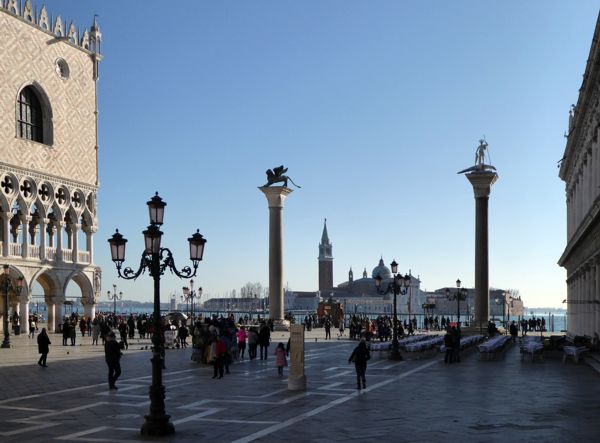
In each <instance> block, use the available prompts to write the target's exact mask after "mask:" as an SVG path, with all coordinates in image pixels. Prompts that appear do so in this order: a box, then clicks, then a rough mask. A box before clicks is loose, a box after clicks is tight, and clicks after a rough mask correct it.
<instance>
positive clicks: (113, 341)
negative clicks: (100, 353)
mask: <svg viewBox="0 0 600 443" xmlns="http://www.w3.org/2000/svg"><path fill="white" fill-rule="evenodd" d="M122 355H123V354H122V353H121V345H120V344H119V343H118V342H117V338H116V335H115V333H114V332H112V331H111V332H109V333H108V335H107V337H106V341H105V343H104V357H105V359H106V364H107V365H108V389H119V388H117V386H116V385H115V383H116V382H117V379H118V378H119V376H120V375H121V362H120V360H121V356H122Z"/></svg>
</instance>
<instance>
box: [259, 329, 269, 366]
mask: <svg viewBox="0 0 600 443" xmlns="http://www.w3.org/2000/svg"><path fill="white" fill-rule="evenodd" d="M270 342H271V329H270V328H269V327H268V326H267V325H266V324H265V323H264V322H263V324H262V326H261V327H260V329H259V330H258V345H259V346H260V359H261V360H262V359H263V352H264V359H265V360H266V359H267V355H268V354H269V343H270Z"/></svg>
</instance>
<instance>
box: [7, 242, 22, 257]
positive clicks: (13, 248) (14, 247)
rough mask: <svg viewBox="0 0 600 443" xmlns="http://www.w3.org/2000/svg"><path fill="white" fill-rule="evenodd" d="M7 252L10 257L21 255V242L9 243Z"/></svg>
mask: <svg viewBox="0 0 600 443" xmlns="http://www.w3.org/2000/svg"><path fill="white" fill-rule="evenodd" d="M8 254H9V255H10V256H12V257H22V256H23V245H22V244H21V243H11V244H10V246H9V248H8Z"/></svg>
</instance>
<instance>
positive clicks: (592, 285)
mask: <svg viewBox="0 0 600 443" xmlns="http://www.w3.org/2000/svg"><path fill="white" fill-rule="evenodd" d="M599 39H600V16H599V19H598V21H597V22H596V29H595V31H594V37H593V39H592V45H591V49H590V55H589V57H588V60H587V66H586V68H585V73H584V75H583V83H582V85H581V88H580V89H579V98H578V100H577V105H576V106H574V107H573V108H572V109H571V112H570V115H569V131H568V134H567V145H566V147H565V153H564V156H563V159H562V162H561V165H560V172H559V176H560V178H561V179H562V180H563V181H564V182H565V194H566V206H567V244H566V247H565V250H564V252H563V254H562V256H561V257H560V259H559V261H558V264H559V265H560V266H562V267H564V268H565V269H566V270H567V299H566V303H567V316H568V317H567V318H568V325H567V329H568V332H569V333H570V334H573V335H588V336H590V337H593V336H594V334H600V141H599V140H598V136H599V133H600V111H599V107H600V43H599Z"/></svg>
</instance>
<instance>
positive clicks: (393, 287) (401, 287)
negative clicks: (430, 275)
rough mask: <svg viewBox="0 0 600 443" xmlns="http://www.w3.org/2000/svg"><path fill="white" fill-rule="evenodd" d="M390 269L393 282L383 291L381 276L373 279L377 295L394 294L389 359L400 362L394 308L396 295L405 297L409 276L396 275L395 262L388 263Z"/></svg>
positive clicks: (396, 265) (396, 317) (396, 319)
mask: <svg viewBox="0 0 600 443" xmlns="http://www.w3.org/2000/svg"><path fill="white" fill-rule="evenodd" d="M390 267H391V268H392V274H394V280H393V281H392V282H391V283H388V286H387V288H385V290H381V289H380V288H381V281H382V280H383V279H382V278H381V275H379V274H377V276H376V277H375V285H376V286H377V293H378V294H380V295H385V294H389V293H390V292H393V294H394V306H392V307H393V314H392V315H393V316H394V319H393V326H392V331H393V337H392V352H391V354H390V358H391V359H393V360H402V356H401V355H400V345H399V343H398V312H397V308H396V304H397V297H398V294H401V295H405V294H406V292H407V291H408V287H409V286H410V276H409V275H408V274H406V275H405V276H404V277H403V276H402V275H400V274H398V263H396V260H394V261H392V262H391V263H390Z"/></svg>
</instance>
